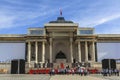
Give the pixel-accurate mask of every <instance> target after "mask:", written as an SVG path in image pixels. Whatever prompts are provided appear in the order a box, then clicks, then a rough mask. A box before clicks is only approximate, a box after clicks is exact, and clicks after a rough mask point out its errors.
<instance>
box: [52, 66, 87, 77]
mask: <svg viewBox="0 0 120 80" xmlns="http://www.w3.org/2000/svg"><path fill="white" fill-rule="evenodd" d="M55 74H72V75H74V74H79V75H81V76H83V75H84V76H86V75H88V74H89V72H88V70H87V69H86V68H81V67H79V68H76V69H74V68H71V69H70V68H65V69H64V68H59V69H57V70H56V69H54V68H52V69H51V70H50V75H55Z"/></svg>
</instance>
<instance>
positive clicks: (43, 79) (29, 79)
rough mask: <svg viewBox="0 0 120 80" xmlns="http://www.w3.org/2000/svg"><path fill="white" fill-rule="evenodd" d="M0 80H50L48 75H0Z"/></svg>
mask: <svg viewBox="0 0 120 80" xmlns="http://www.w3.org/2000/svg"><path fill="white" fill-rule="evenodd" d="M0 80H50V76H49V75H48V74H46V75H42V74H35V75H34V74H0Z"/></svg>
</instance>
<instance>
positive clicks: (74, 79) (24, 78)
mask: <svg viewBox="0 0 120 80" xmlns="http://www.w3.org/2000/svg"><path fill="white" fill-rule="evenodd" d="M0 80H120V76H111V77H103V76H102V75H98V74H94V75H88V76H80V75H54V76H50V75H48V74H14V75H13V74H0Z"/></svg>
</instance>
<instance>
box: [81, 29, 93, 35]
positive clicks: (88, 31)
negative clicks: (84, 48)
mask: <svg viewBox="0 0 120 80" xmlns="http://www.w3.org/2000/svg"><path fill="white" fill-rule="evenodd" d="M79 34H93V30H79Z"/></svg>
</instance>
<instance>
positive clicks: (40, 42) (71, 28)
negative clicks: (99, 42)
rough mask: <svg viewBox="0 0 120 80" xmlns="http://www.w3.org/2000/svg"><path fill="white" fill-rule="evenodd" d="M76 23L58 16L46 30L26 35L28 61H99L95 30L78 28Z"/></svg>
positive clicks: (31, 31) (44, 62) (34, 31)
mask: <svg viewBox="0 0 120 80" xmlns="http://www.w3.org/2000/svg"><path fill="white" fill-rule="evenodd" d="M78 26H79V25H78V24H77V23H73V22H72V21H66V20H65V19H64V17H58V18H57V20H56V21H50V22H49V23H47V24H45V25H44V28H42V29H41V28H30V29H29V35H28V36H27V40H26V43H27V54H26V55H27V62H28V64H29V67H31V65H32V66H33V64H34V63H35V64H43V65H44V64H47V63H50V64H51V63H52V64H53V67H54V65H55V64H60V63H64V64H71V65H72V63H77V62H79V63H81V62H83V63H91V62H95V61H96V60H97V58H96V56H97V55H96V54H97V53H96V51H95V50H96V35H94V29H93V28H79V27H78ZM42 67H44V66H42Z"/></svg>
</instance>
